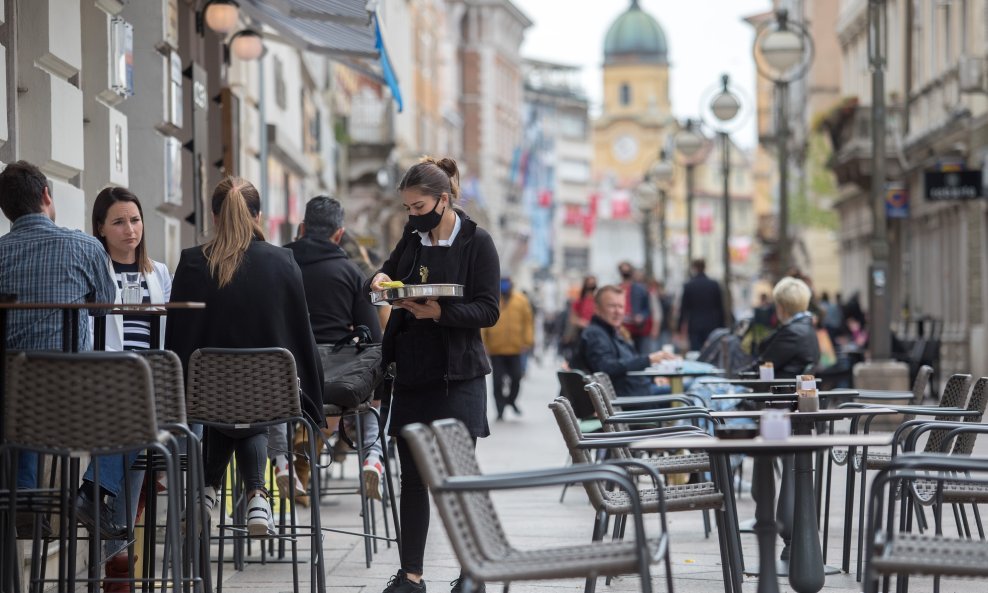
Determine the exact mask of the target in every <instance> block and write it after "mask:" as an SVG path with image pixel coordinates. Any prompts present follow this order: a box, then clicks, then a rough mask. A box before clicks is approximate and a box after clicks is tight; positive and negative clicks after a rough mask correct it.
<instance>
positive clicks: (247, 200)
mask: <svg viewBox="0 0 988 593" xmlns="http://www.w3.org/2000/svg"><path fill="white" fill-rule="evenodd" d="M212 211H213V215H214V216H215V217H216V233H215V235H214V237H213V238H212V239H211V240H210V241H209V242H208V243H206V245H205V246H204V247H203V252H204V253H205V254H206V261H207V262H208V263H209V273H210V275H211V276H212V277H213V278H215V279H216V280H217V282H218V283H219V287H220V288H223V287H224V286H226V285H228V284H230V282H232V281H233V277H234V275H235V274H236V273H237V270H238V269H239V268H240V264H241V263H243V260H244V253H246V251H247V248H248V247H250V243H251V241H253V240H254V239H261V240H263V239H264V232H263V231H262V230H261V226H260V224H259V223H258V222H257V215H258V214H259V213H260V211H261V198H260V195H259V194H258V193H257V188H255V187H254V186H253V185H252V184H251V183H250V182H249V181H246V180H244V179H241V178H240V177H227V178H225V179H223V181H221V182H220V183H219V185H217V186H216V189H215V190H213V198H212Z"/></svg>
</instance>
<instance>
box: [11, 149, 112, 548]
mask: <svg viewBox="0 0 988 593" xmlns="http://www.w3.org/2000/svg"><path fill="white" fill-rule="evenodd" d="M0 210H3V214H4V216H6V217H7V219H8V220H10V222H11V226H10V232H9V233H7V234H6V235H4V236H2V237H0V294H4V295H9V297H12V298H15V299H16V300H17V301H19V302H23V303H67V304H68V303H93V302H97V303H112V302H113V300H114V298H116V291H117V284H116V280H115V279H114V276H113V274H112V271H111V267H110V259H109V257H108V256H107V254H106V250H105V249H104V248H103V246H102V245H101V244H100V242H99V241H97V240H96V238H95V237H92V236H90V235H87V234H85V233H83V232H82V231H78V230H70V229H66V228H62V227H59V226H56V225H55V203H54V201H53V200H52V195H51V185H50V184H49V182H48V179H47V178H46V177H45V175H44V174H43V173H42V172H41V171H40V170H39V169H38V168H37V167H36V166H34V165H32V164H31V163H29V162H27V161H17V162H15V163H11V164H9V165H7V167H6V168H5V169H4V170H3V172H2V173H0ZM91 314H93V315H100V314H102V312H100V311H92V312H91ZM77 330H78V331H77V335H78V337H79V338H78V339H79V341H78V343H76V344H73V345H72V348H71V349H73V350H77V351H83V350H89V348H90V343H91V340H90V336H89V322H88V320H87V319H86V315H85V314H80V315H79V326H78V328H77ZM6 346H7V349H8V350H62V349H63V347H64V346H65V344H63V343H62V315H61V313H60V312H59V311H55V310H13V311H9V312H8V316H7V339H6ZM37 459H38V457H37V455H36V454H34V453H27V452H22V453H21V454H20V461H19V463H18V466H17V487H18V488H20V489H31V488H36V487H37V482H38V475H37ZM91 509H92V506H91V505H80V507H79V511H80V512H79V520H80V521H81V522H82V523H83V524H86V525H87V526H88V527H92V526H93V525H94V521H93V518H92V516H91V515H89V512H90V510H91ZM103 510H104V511H105V512H102V513H101V517H100V518H101V521H100V523H101V527H102V531H103V533H104V537H106V536H107V535H112V534H118V533H119V532H120V530H121V529H120V526H119V525H114V524H111V523H110V522H109V517H110V512H109V510H108V509H106V508H104V509H103ZM17 519H18V521H17V522H18V533H20V534H25V533H28V532H29V531H30V522H29V521H28V520H29V519H31V516H24V517H18V518H17Z"/></svg>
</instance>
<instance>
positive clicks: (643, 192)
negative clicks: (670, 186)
mask: <svg viewBox="0 0 988 593" xmlns="http://www.w3.org/2000/svg"><path fill="white" fill-rule="evenodd" d="M651 181H652V180H651V173H646V174H645V179H644V180H643V181H642V183H641V184H639V185H638V187H637V188H636V189H635V197H636V198H638V209H639V210H640V211H641V214H642V239H643V240H644V248H645V277H646V278H647V279H649V280H652V279H654V278H655V258H654V257H652V253H653V252H654V251H655V245H654V243H653V242H652V216H653V213H654V211H655V202H656V199H657V197H658V195H657V194H656V192H655V188H654V187H653V186H652V183H651Z"/></svg>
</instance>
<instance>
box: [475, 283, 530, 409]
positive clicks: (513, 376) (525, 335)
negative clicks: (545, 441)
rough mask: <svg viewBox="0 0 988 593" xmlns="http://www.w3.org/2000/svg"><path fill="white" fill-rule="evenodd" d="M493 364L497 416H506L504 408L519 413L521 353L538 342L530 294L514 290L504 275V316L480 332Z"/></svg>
mask: <svg viewBox="0 0 988 593" xmlns="http://www.w3.org/2000/svg"><path fill="white" fill-rule="evenodd" d="M480 334H481V337H482V338H483V339H484V346H486V347H487V354H488V355H490V357H491V366H492V367H494V403H495V404H496V405H497V419H498V420H502V419H503V418H504V410H505V409H506V408H509V407H510V408H511V409H512V410H514V411H515V413H516V414H518V415H519V416H520V415H521V410H519V409H518V404H517V400H518V390H519V388H520V387H521V379H522V377H523V376H524V375H525V369H524V365H523V364H522V362H523V361H522V357H523V356H524V355H525V353H526V352H529V351H530V350H531V349H532V346H533V345H534V344H535V324H534V322H533V318H532V306H531V305H530V304H529V300H528V297H526V296H525V294H524V293H523V292H521V291H519V290H514V289H513V287H512V285H511V278H502V279H501V316H500V318H498V320H497V323H496V324H495V325H494V327H488V328H485V329H483V330H481V332H480Z"/></svg>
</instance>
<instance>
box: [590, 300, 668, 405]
mask: <svg viewBox="0 0 988 593" xmlns="http://www.w3.org/2000/svg"><path fill="white" fill-rule="evenodd" d="M624 303H625V299H624V291H623V290H621V288H619V287H617V286H613V285H608V286H602V287H601V288H599V289H597V292H596V293H595V294H594V305H595V306H594V316H593V318H592V319H591V320H590V324H589V325H588V326H587V327H586V329H584V330H583V333H582V334H581V335H580V349H579V356H578V360H577V361H574V366H576V367H577V368H580V369H581V370H585V371H587V372H590V373H596V372H604V373H607V375H608V376H609V377H610V378H611V383H613V384H614V391H615V392H616V394H617V396H618V397H627V396H633V395H648V394H654V393H657V391H658V386H657V385H655V383H654V382H653V381H652V380H651V379H650V378H649V377H635V376H631V377H629V376H628V372H629V371H640V370H642V369H644V368H645V367H647V366H649V365H652V364H657V363H658V362H660V361H663V360H671V359H673V358H675V356H673V355H672V354H668V353H666V352H662V351H661V350H660V351H657V352H652V353H651V354H638V352H637V351H635V347H634V345H632V343H631V341H630V339H629V336H628V335H627V332H626V331H625V329H624V327H622V322H623V321H624V307H625V305H624Z"/></svg>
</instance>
